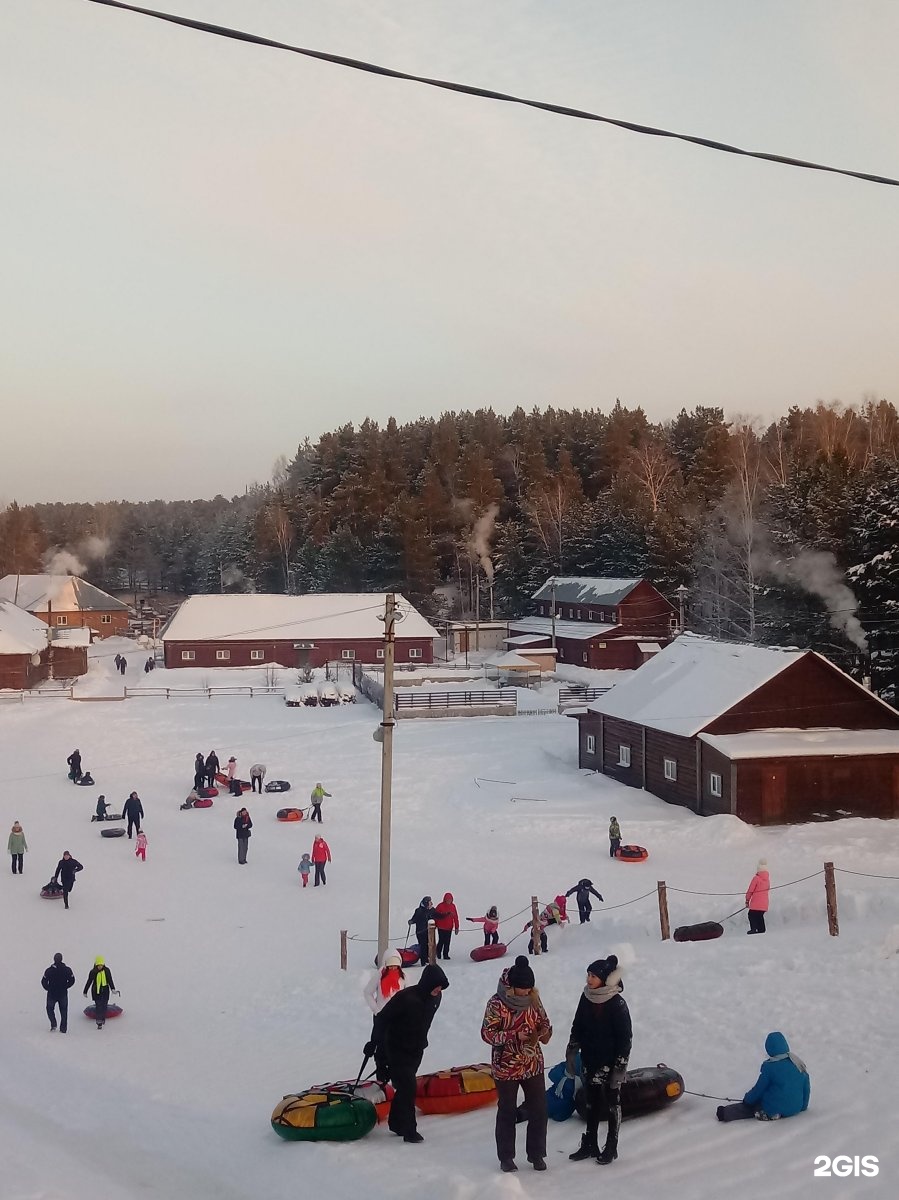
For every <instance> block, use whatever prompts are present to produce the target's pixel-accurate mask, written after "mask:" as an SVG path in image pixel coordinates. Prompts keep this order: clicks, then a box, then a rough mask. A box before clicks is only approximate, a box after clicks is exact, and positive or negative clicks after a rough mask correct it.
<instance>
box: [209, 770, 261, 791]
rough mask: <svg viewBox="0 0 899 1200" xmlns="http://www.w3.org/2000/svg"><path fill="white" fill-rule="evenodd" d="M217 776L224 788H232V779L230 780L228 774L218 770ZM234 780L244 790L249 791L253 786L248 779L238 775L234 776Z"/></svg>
mask: <svg viewBox="0 0 899 1200" xmlns="http://www.w3.org/2000/svg"><path fill="white" fill-rule="evenodd" d="M215 778H216V780H217V781H218V783H220V784H221V786H222V787H223V788H227V789H228V790H229V791H230V790H231V783H232V780H230V779H229V778H228V776H227V775H225V774H223V772H221V771H217V772H216V776H215ZM233 782H234V783H239V784H240V790H241V791H242V792H248V791H249V790H250V788H251V787H252V786H253V785H252V784H251V783H248V782H247V780H245V779H238V778H236V777H235V778H234V780H233Z"/></svg>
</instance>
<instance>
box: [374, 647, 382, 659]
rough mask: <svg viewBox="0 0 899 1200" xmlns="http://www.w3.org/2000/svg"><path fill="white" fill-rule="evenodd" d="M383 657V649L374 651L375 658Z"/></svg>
mask: <svg viewBox="0 0 899 1200" xmlns="http://www.w3.org/2000/svg"><path fill="white" fill-rule="evenodd" d="M383 657H384V651H383V649H382V650H376V651H375V658H383Z"/></svg>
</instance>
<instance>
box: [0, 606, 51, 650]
mask: <svg viewBox="0 0 899 1200" xmlns="http://www.w3.org/2000/svg"><path fill="white" fill-rule="evenodd" d="M46 648H47V626H46V625H45V624H44V622H43V621H41V620H39V619H38V618H37V617H33V616H32V615H31V613H30V612H25V610H24V609H22V608H17V607H16V605H15V604H12V603H11V602H10V601H9V600H2V599H0V654H37V653H39V652H40V651H41V650H45V649H46Z"/></svg>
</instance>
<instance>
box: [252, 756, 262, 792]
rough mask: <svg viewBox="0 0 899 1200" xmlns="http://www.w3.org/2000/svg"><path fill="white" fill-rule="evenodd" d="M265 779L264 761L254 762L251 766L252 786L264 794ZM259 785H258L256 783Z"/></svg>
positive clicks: (255, 790) (254, 789)
mask: <svg viewBox="0 0 899 1200" xmlns="http://www.w3.org/2000/svg"><path fill="white" fill-rule="evenodd" d="M264 779H265V766H264V765H263V764H262V763H253V765H252V767H250V787H251V788H252V790H253V791H254V792H258V793H259V794H260V796H261V795H262V781H263V780H264ZM257 784H258V785H259V786H258V787H257V786H256V785H257Z"/></svg>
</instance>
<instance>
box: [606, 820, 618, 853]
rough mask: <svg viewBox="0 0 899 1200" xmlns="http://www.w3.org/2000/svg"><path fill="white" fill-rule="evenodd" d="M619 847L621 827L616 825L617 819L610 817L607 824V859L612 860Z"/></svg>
mask: <svg viewBox="0 0 899 1200" xmlns="http://www.w3.org/2000/svg"><path fill="white" fill-rule="evenodd" d="M620 845H621V826H620V825H619V824H618V818H617V817H612V819H611V821H610V822H609V858H614V857H615V854H616V852H617V851H618V847H619V846H620Z"/></svg>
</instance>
